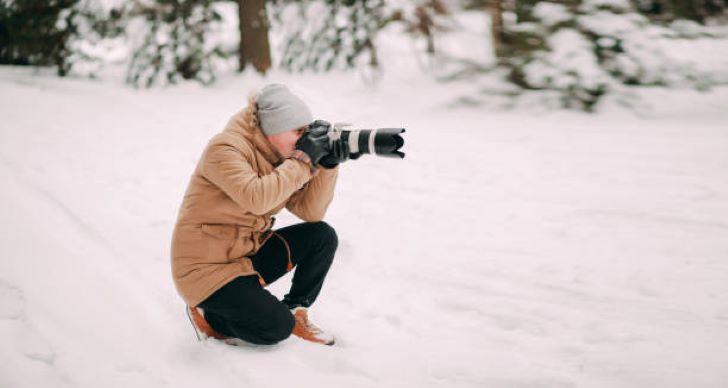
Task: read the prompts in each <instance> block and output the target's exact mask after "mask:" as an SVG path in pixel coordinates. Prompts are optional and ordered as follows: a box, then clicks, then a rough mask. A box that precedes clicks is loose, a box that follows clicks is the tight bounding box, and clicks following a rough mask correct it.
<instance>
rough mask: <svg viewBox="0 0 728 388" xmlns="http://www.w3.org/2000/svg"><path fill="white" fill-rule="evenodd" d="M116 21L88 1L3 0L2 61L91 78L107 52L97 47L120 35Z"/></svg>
mask: <svg viewBox="0 0 728 388" xmlns="http://www.w3.org/2000/svg"><path fill="white" fill-rule="evenodd" d="M117 18H118V14H115V13H114V12H113V10H110V9H106V8H104V7H102V5H101V4H99V3H97V2H95V1H91V0H82V1H79V0H56V1H36V0H26V1H9V0H1V1H0V63H2V64H13V65H34V66H55V67H56V68H57V70H58V75H60V76H65V75H67V74H68V73H69V72H71V70H72V69H73V70H74V72H75V73H80V74H89V75H93V74H94V72H95V70H97V69H98V65H99V63H100V62H101V57H102V56H103V55H104V52H105V51H106V50H100V49H99V47H100V46H102V45H108V44H110V43H111V42H112V40H110V38H113V37H115V36H117V35H118V34H119V31H118V30H117V29H116V28H114V23H115V22H116V20H117ZM112 44H113V43H112Z"/></svg>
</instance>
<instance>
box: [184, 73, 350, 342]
mask: <svg viewBox="0 0 728 388" xmlns="http://www.w3.org/2000/svg"><path fill="white" fill-rule="evenodd" d="M312 121H313V117H312V115H311V112H310V111H309V109H308V107H307V106H306V104H305V103H304V102H303V101H302V100H301V99H300V98H298V97H297V96H295V95H293V94H292V93H291V92H290V91H289V90H288V89H287V88H286V87H285V86H283V85H277V84H273V85H268V86H266V87H265V88H263V89H262V90H261V91H260V93H258V94H257V95H256V96H253V97H251V98H250V100H249V103H248V106H247V108H245V109H244V110H242V111H241V112H239V113H237V114H236V115H235V116H233V117H232V118H231V119H230V121H229V122H228V124H227V126H226V127H225V129H224V130H223V131H222V132H221V133H219V134H218V135H216V136H215V137H213V138H212V140H211V141H210V143H209V144H208V145H207V147H206V148H205V150H204V152H203V154H202V157H201V159H200V161H199V163H198V164H197V167H196V169H195V171H194V173H193V175H192V177H191V180H190V183H189V186H188V187H187V192H186V193H185V196H184V201H183V203H182V206H181V208H180V211H179V216H178V219H177V224H176V226H175V230H174V237H173V241H172V273H173V277H174V282H175V285H176V287H177V290H178V291H179V293H180V295H181V296H182V298H183V299H184V300H185V302H186V303H187V306H188V307H187V313H188V315H189V317H190V320H191V321H192V322H193V325H194V326H195V329H196V330H197V332H198V336H202V337H213V338H217V339H222V340H225V341H226V342H228V343H233V344H235V343H236V342H237V341H238V339H239V340H243V341H245V342H249V343H254V344H275V343H277V342H279V341H282V340H284V339H286V338H288V336H289V335H290V334H294V335H296V336H298V337H301V338H303V339H306V340H308V341H313V342H317V343H322V344H326V345H332V344H333V343H334V338H333V337H332V336H331V335H329V334H327V333H325V332H323V331H322V330H320V329H319V328H317V327H316V326H314V325H313V324H312V323H311V322H310V321H309V319H308V307H309V306H311V304H312V303H313V302H314V301H315V300H316V297H317V296H318V294H319V292H320V291H321V286H322V285H323V282H324V278H325V277H326V274H327V272H328V270H329V267H330V266H331V263H332V261H333V259H334V253H335V252H336V248H337V244H338V240H337V236H336V232H335V231H334V229H333V228H332V227H331V226H329V225H328V224H327V223H325V222H323V221H321V219H322V218H323V217H324V214H325V213H326V209H327V208H328V205H329V203H331V200H332V199H333V195H334V187H335V184H336V177H337V174H338V167H337V166H338V164H339V163H340V162H343V161H345V160H346V159H348V157H349V155H348V152H346V151H345V150H343V149H342V148H337V149H332V147H330V146H329V142H328V140H327V138H326V137H325V136H324V137H321V136H316V135H315V134H311V133H307V132H306V129H307V128H308V125H309V123H311V122H312ZM334 148H336V147H334ZM284 206H285V207H286V208H287V209H288V210H289V211H290V212H291V213H293V214H295V215H296V216H298V217H299V218H301V219H302V220H304V221H306V222H305V223H300V224H296V225H292V226H288V227H285V228H281V229H277V230H275V231H274V230H272V229H271V228H272V226H273V223H274V221H275V218H273V216H274V215H275V214H276V213H278V212H279V211H280V210H281V209H282V208H283V207H284ZM294 267H296V271H295V273H294V274H293V280H292V285H291V289H290V291H289V292H288V294H287V295H286V296H285V297H284V298H283V301H279V300H278V299H277V298H276V297H275V296H273V295H272V294H271V293H270V292H268V291H267V290H265V289H264V286H265V285H266V284H270V283H272V282H274V281H275V280H276V279H278V278H280V277H281V276H283V275H284V274H285V273H286V272H288V271H291V270H292V269H293V268H294Z"/></svg>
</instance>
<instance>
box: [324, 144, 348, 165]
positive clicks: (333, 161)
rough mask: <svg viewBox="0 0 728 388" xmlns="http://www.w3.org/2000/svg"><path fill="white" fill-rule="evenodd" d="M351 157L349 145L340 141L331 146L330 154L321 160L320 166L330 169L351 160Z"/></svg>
mask: <svg viewBox="0 0 728 388" xmlns="http://www.w3.org/2000/svg"><path fill="white" fill-rule="evenodd" d="M349 157H350V155H349V145H348V144H346V143H344V142H343V141H341V139H339V140H336V141H335V142H334V143H333V144H332V145H331V149H329V154H328V155H326V156H324V157H323V158H321V161H320V162H319V164H321V166H322V167H323V168H329V169H330V168H334V167H336V166H338V165H339V163H341V162H345V161H346V160H348V159H349Z"/></svg>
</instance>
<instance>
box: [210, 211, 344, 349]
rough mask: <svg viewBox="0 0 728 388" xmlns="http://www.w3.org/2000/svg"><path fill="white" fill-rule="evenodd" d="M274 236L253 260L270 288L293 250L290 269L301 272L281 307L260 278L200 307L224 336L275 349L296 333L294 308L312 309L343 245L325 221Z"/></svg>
mask: <svg viewBox="0 0 728 388" xmlns="http://www.w3.org/2000/svg"><path fill="white" fill-rule="evenodd" d="M275 233H276V234H277V236H275V235H273V236H271V237H270V238H269V239H268V241H267V242H266V243H265V244H263V246H262V247H261V248H260V250H259V251H258V252H257V253H256V254H255V255H254V256H252V257H251V260H252V261H253V266H254V267H255V269H256V270H257V271H258V273H260V275H261V276H262V277H263V279H264V280H265V282H266V284H270V283H273V282H274V281H276V280H277V279H278V278H280V277H281V276H283V275H284V274H286V272H287V271H288V268H289V261H288V259H289V256H288V255H289V249H290V259H291V264H292V265H293V266H295V267H296V271H295V272H294V273H293V280H292V284H291V289H290V291H289V292H288V294H286V296H285V297H284V298H283V301H282V302H281V301H279V300H278V299H277V298H276V297H275V296H273V295H272V294H271V293H270V292H268V291H267V290H266V289H264V288H263V287H262V286H261V285H260V283H259V281H258V277H257V276H255V275H252V276H241V277H238V278H235V279H234V280H232V281H231V282H229V283H228V284H226V285H224V286H223V287H222V288H220V289H219V290H217V291H216V292H215V293H214V294H212V295H211V296H210V297H209V298H207V299H205V300H204V301H203V302H202V303H200V307H201V308H202V309H203V310H204V311H205V318H206V319H207V321H208V322H209V323H210V326H212V328H213V329H215V330H216V331H217V332H219V333H220V334H223V335H225V336H228V337H236V338H240V339H242V340H244V341H247V342H251V343H254V344H261V345H269V344H275V343H277V342H279V341H282V340H284V339H286V338H288V336H290V335H291V332H292V331H293V325H294V319H293V315H291V312H290V309H291V308H294V307H297V306H303V307H309V306H311V304H312V303H313V302H314V301H315V300H316V297H317V296H318V294H319V292H320V291H321V286H322V285H323V283H324V279H325V278H326V273H327V272H328V271H329V268H330V267H331V263H332V261H333V259H334V253H335V252H336V247H337V246H338V238H337V236H336V232H335V231H334V229H333V228H332V227H331V226H329V224H327V223H325V222H313V223H302V224H296V225H291V226H288V227H285V228H281V229H278V230H276V231H275ZM284 240H285V242H284Z"/></svg>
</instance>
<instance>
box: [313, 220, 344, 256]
mask: <svg viewBox="0 0 728 388" xmlns="http://www.w3.org/2000/svg"><path fill="white" fill-rule="evenodd" d="M311 228H314V229H313V230H314V233H315V234H316V236H318V238H320V239H321V241H322V242H323V243H324V244H325V245H326V246H328V247H330V248H331V249H332V250H336V248H337V247H338V246H339V236H338V235H337V234H336V230H335V229H334V228H333V227H332V226H331V225H329V224H328V223H326V222H325V221H319V222H314V223H311Z"/></svg>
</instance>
